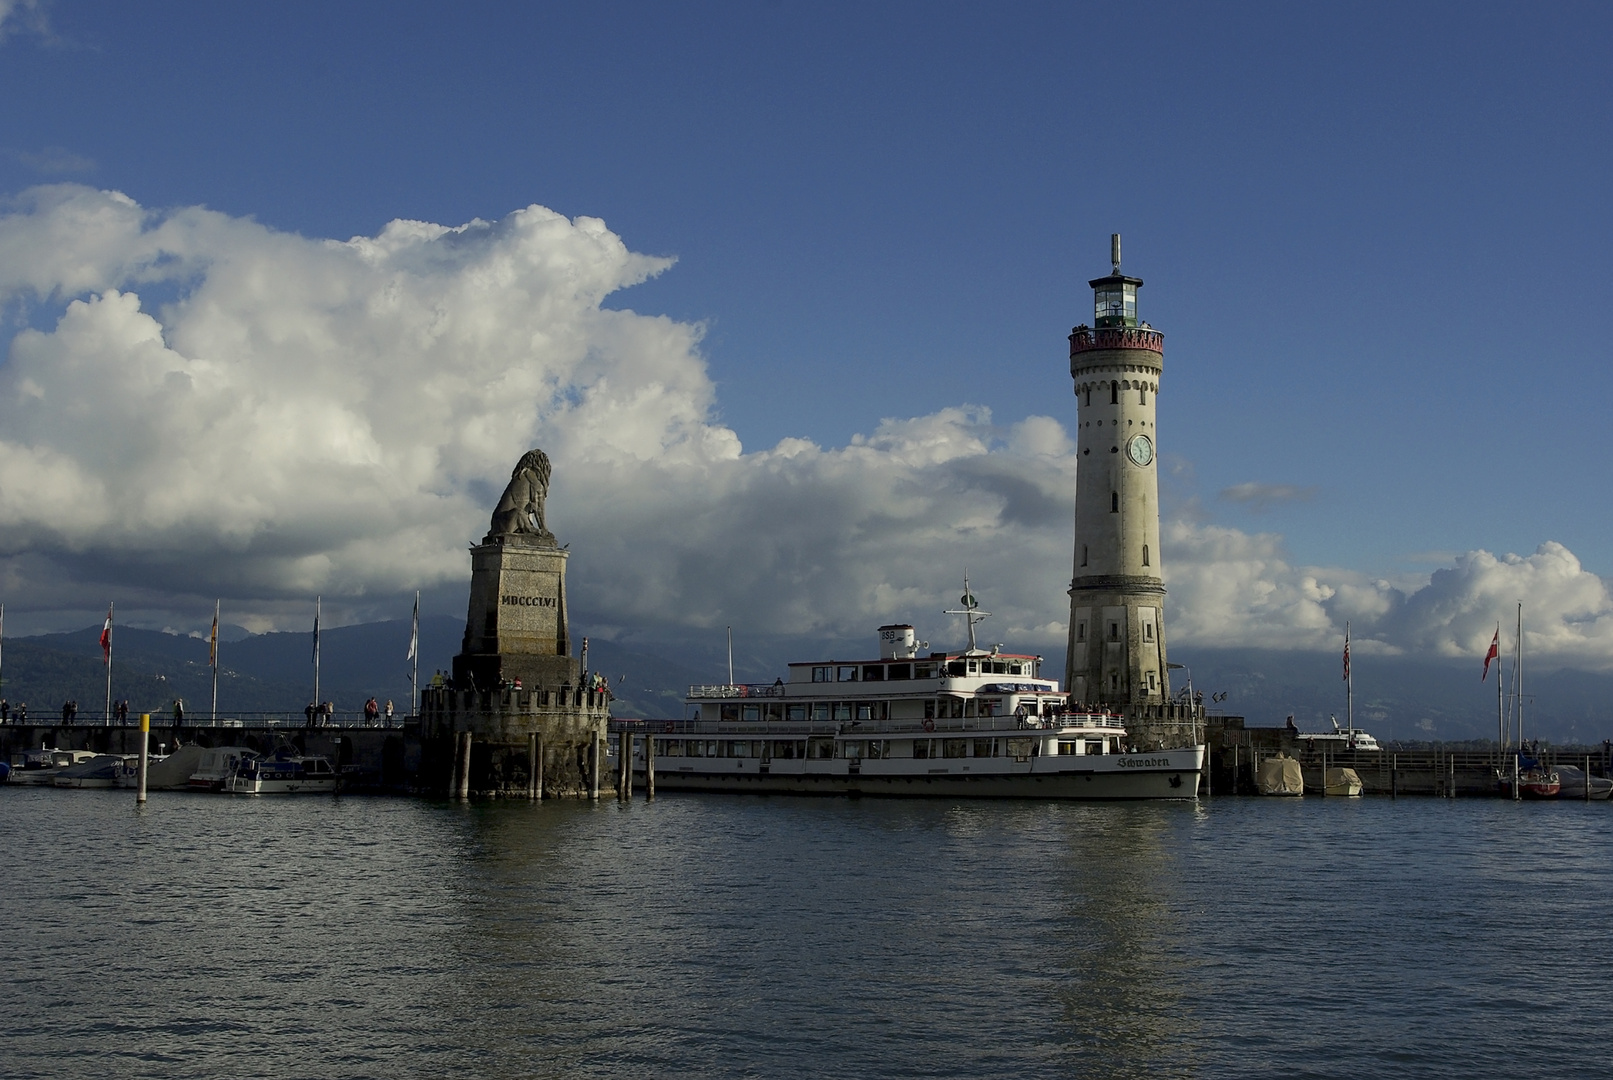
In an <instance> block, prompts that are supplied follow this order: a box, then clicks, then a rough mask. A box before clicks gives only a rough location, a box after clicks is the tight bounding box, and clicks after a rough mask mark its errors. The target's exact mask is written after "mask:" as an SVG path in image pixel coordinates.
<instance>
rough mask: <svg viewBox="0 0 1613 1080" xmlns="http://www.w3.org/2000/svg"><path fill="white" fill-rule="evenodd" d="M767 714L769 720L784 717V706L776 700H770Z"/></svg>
mask: <svg viewBox="0 0 1613 1080" xmlns="http://www.w3.org/2000/svg"><path fill="white" fill-rule="evenodd" d="M766 716H767V718H768V719H769V720H778V719H781V718H783V716H784V706H782V705H780V704H779V703H778V702H776V701H770V702H768V704H767V712H766Z"/></svg>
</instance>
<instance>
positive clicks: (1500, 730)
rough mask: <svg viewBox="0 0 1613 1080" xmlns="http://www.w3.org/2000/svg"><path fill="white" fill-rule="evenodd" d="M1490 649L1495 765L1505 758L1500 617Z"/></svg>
mask: <svg viewBox="0 0 1613 1080" xmlns="http://www.w3.org/2000/svg"><path fill="white" fill-rule="evenodd" d="M1490 649H1491V651H1492V652H1494V653H1495V733H1496V734H1495V741H1496V746H1497V747H1498V749H1497V750H1496V755H1495V763H1496V764H1497V765H1500V764H1501V763H1503V762H1504V761H1506V760H1507V721H1506V717H1505V716H1504V715H1503V714H1502V712H1501V620H1500V619H1497V620H1496V621H1495V643H1494V644H1493V645H1491V646H1490ZM1484 662H1485V664H1489V662H1490V658H1489V656H1488V655H1486V656H1485V658H1484Z"/></svg>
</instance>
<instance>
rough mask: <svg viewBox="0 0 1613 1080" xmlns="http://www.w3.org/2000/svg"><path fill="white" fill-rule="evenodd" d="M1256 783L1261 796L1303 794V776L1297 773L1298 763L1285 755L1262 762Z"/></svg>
mask: <svg viewBox="0 0 1613 1080" xmlns="http://www.w3.org/2000/svg"><path fill="white" fill-rule="evenodd" d="M1256 783H1257V784H1258V786H1259V788H1260V794H1262V795H1303V794H1305V776H1304V774H1303V773H1301V772H1300V771H1299V761H1298V760H1297V759H1295V758H1291V757H1288V756H1287V755H1286V754H1278V755H1277V756H1276V757H1273V758H1267V759H1266V760H1265V761H1262V762H1261V763H1260V772H1259V775H1258V776H1257V777H1256Z"/></svg>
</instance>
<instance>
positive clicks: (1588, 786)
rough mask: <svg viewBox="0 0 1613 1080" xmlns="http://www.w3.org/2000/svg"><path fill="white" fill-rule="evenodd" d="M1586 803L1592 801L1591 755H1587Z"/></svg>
mask: <svg viewBox="0 0 1613 1080" xmlns="http://www.w3.org/2000/svg"><path fill="white" fill-rule="evenodd" d="M1585 801H1586V802H1590V801H1591V755H1589V754H1586V755H1585Z"/></svg>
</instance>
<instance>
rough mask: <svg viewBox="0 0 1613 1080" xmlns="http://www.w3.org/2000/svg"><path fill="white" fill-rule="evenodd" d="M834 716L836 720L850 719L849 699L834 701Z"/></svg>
mask: <svg viewBox="0 0 1613 1080" xmlns="http://www.w3.org/2000/svg"><path fill="white" fill-rule="evenodd" d="M834 718H835V719H836V720H850V719H851V702H849V701H837V702H835V715H834Z"/></svg>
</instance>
